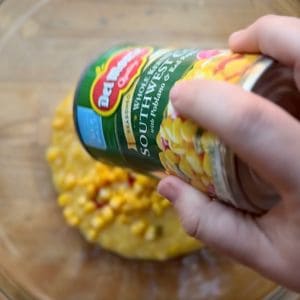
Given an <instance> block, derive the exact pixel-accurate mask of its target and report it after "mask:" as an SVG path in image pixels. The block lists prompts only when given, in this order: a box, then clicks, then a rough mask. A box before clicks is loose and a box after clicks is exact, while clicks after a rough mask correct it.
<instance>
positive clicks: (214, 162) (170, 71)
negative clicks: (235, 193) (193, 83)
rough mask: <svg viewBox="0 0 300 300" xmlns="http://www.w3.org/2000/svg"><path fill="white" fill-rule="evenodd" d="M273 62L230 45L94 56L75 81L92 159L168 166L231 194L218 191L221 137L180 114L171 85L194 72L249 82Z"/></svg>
mask: <svg viewBox="0 0 300 300" xmlns="http://www.w3.org/2000/svg"><path fill="white" fill-rule="evenodd" d="M271 62H272V61H271V60H270V59H268V58H266V57H263V56H261V55H254V54H237V53H232V52H231V51H229V50H199V49H159V48H153V47H117V48H114V49H112V50H110V51H108V52H107V53H105V54H103V55H101V56H100V57H99V58H98V59H97V60H96V61H94V62H93V63H92V64H91V65H90V66H89V67H88V69H87V70H86V72H85V73H84V74H83V76H82V78H81V80H80V82H79V84H78V87H77V90H76V94H75V102H74V103H75V105H74V117H75V123H76V127H77V130H78V134H79V137H80V139H81V141H82V143H83V145H84V146H85V148H86V149H87V150H88V152H90V154H91V155H92V156H93V157H95V158H96V159H100V160H104V161H108V162H112V163H116V164H119V165H123V166H127V167H131V168H134V169H137V170H140V171H143V172H158V173H159V172H167V173H169V174H174V175H176V176H179V177H181V178H182V179H184V180H185V181H186V182H188V183H191V184H192V185H193V186H195V187H197V188H198V189H200V190H201V191H203V192H205V193H206V194H208V195H209V196H211V197H218V198H224V199H227V200H226V201H229V202H233V201H234V200H233V199H231V197H230V195H227V196H226V195H224V194H226V188H225V186H224V182H223V181H222V176H221V175H220V171H221V170H219V169H218V167H217V166H219V165H220V162H219V161H218V159H219V156H220V155H219V151H220V141H219V139H218V138H217V137H216V136H215V135H214V134H212V133H210V132H208V131H206V130H204V129H202V128H199V126H197V125H196V124H195V123H194V122H192V121H191V120H187V119H185V118H183V117H181V116H179V115H178V114H177V112H176V111H175V110H174V108H173V107H172V105H171V103H170V101H169V92H170V89H171V87H172V86H173V85H174V84H175V82H176V81H179V80H190V79H196V78H206V79H214V80H222V81H227V82H230V83H234V84H240V85H241V86H243V88H244V89H246V90H251V89H252V87H253V85H254V84H255V83H256V81H257V79H258V78H259V76H260V75H261V74H262V73H263V72H264V70H266V68H268V66H269V65H270V64H271ZM220 101H221V99H220ZM158 173H157V174H158ZM232 204H233V203H232Z"/></svg>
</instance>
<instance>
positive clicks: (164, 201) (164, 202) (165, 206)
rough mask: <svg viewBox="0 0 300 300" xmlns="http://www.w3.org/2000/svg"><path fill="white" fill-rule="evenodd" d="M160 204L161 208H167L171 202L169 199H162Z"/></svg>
mask: <svg viewBox="0 0 300 300" xmlns="http://www.w3.org/2000/svg"><path fill="white" fill-rule="evenodd" d="M160 205H161V206H162V208H167V207H170V206H171V203H170V201H169V200H167V199H162V201H161V203H160Z"/></svg>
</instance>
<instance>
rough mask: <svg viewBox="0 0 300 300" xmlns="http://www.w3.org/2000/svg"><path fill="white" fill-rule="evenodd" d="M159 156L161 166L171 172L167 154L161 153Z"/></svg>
mask: <svg viewBox="0 0 300 300" xmlns="http://www.w3.org/2000/svg"><path fill="white" fill-rule="evenodd" d="M158 156H159V160H160V162H161V164H162V165H163V167H164V169H165V170H167V171H169V166H168V164H167V159H166V157H165V153H164V152H159V154H158Z"/></svg>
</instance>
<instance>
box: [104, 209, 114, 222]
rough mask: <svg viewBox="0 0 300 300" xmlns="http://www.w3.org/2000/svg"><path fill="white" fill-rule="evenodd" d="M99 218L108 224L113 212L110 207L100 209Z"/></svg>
mask: <svg viewBox="0 0 300 300" xmlns="http://www.w3.org/2000/svg"><path fill="white" fill-rule="evenodd" d="M101 217H102V218H103V220H104V221H105V222H110V221H111V220H112V219H113V218H114V211H113V210H112V208H111V207H109V206H106V207H104V208H102V209H101Z"/></svg>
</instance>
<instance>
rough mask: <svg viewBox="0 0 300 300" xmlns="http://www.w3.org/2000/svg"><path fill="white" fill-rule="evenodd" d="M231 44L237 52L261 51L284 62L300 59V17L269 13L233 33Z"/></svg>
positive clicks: (290, 63) (294, 62)
mask: <svg viewBox="0 0 300 300" xmlns="http://www.w3.org/2000/svg"><path fill="white" fill-rule="evenodd" d="M229 46H230V48H231V49H232V50H233V51H235V52H261V53H264V54H266V55H269V56H271V57H273V58H275V59H277V60H278V61H280V62H282V63H283V64H286V65H289V66H294V65H296V62H298V61H299V60H300V55H299V53H300V19H299V18H294V17H284V16H273V15H268V16H264V17H261V18H259V19H258V20H257V21H256V22H255V23H253V24H252V25H250V26H249V27H247V28H246V29H244V30H241V31H238V32H236V33H233V34H232V35H231V36H230V38H229Z"/></svg>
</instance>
